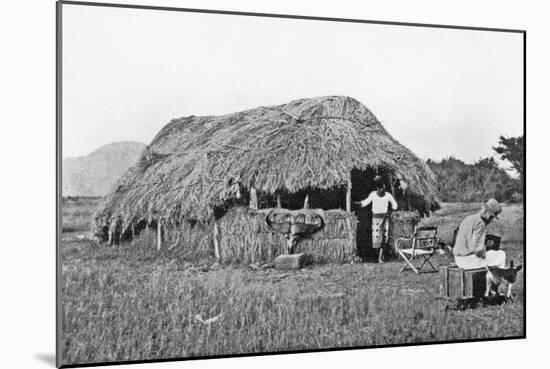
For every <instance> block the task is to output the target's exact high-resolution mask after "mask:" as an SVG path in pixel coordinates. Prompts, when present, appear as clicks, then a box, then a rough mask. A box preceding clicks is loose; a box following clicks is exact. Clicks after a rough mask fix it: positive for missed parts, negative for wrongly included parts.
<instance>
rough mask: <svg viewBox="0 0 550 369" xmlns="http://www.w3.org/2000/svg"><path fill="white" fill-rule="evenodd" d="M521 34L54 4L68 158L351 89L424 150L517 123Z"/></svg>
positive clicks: (516, 129)
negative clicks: (199, 121) (200, 121)
mask: <svg viewBox="0 0 550 369" xmlns="http://www.w3.org/2000/svg"><path fill="white" fill-rule="evenodd" d="M522 37H523V36H522V35H521V34H513V33H501V32H486V31H465V30H449V29H437V28H420V27H403V26H389V25H374V24H359V23H340V22H326V21H306V20H289V19H277V18H260V17H244V16H230V15H213V14H192V13H179V12H163V11H152V10H134V9H116V8H101V7H88V6H75V5H64V6H63V157H72V156H81V155H87V154H89V153H90V152H92V151H94V150H95V149H97V148H99V147H100V146H102V145H105V144H108V143H111V142H115V141H140V142H143V143H145V144H148V143H149V142H150V141H151V140H152V139H153V137H154V136H155V134H156V133H157V132H158V131H159V130H160V129H161V128H162V127H163V126H164V125H165V124H166V123H168V122H169V121H170V119H172V118H177V117H182V116H188V115H217V114H226V113H231V112H235V111H240V110H244V109H249V108H254V107H257V106H260V105H276V104H282V103H286V102H289V101H291V100H293V99H297V98H304V97H314V96H325V95H347V96H351V97H354V98H355V99H357V100H359V101H360V102H362V103H363V104H364V105H366V106H367V107H368V108H369V109H370V110H371V111H372V112H373V113H374V114H375V115H376V116H377V117H378V119H379V120H380V121H381V122H382V124H383V125H384V127H385V128H386V129H387V130H388V131H389V132H390V134H392V135H393V137H395V138H396V139H397V140H399V141H400V142H401V143H402V144H404V145H405V146H407V147H408V148H410V149H411V150H412V151H414V152H415V153H416V154H417V155H418V156H420V157H421V158H423V159H428V158H433V159H442V158H445V157H448V156H455V157H457V158H460V159H462V160H465V161H467V162H473V161H475V160H478V159H480V158H483V157H487V156H492V155H493V154H494V153H493V151H492V146H494V145H496V144H497V141H498V137H499V136H500V135H507V136H517V135H520V134H522V133H523V118H522V116H523V106H522V99H523V97H522V96H523V95H522V94H523V92H522V91H523V72H522V70H523V69H522V68H523V54H522V52H523V51H522V50H523V44H522Z"/></svg>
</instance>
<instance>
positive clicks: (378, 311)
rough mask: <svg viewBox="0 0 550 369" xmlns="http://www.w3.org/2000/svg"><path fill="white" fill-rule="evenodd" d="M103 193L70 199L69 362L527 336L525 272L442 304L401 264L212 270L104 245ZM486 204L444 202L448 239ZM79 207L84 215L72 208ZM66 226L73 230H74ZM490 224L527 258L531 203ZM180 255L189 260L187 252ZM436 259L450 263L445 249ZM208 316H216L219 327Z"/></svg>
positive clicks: (429, 282) (65, 252)
mask: <svg viewBox="0 0 550 369" xmlns="http://www.w3.org/2000/svg"><path fill="white" fill-rule="evenodd" d="M96 203H97V200H94V199H87V200H85V201H84V200H83V201H81V202H78V201H76V202H74V203H73V204H71V207H72V208H71V211H70V212H69V211H68V212H65V210H64V213H63V214H64V219H63V223H64V224H63V229H64V230H65V232H64V233H63V242H62V256H63V263H62V270H63V272H62V275H63V278H62V283H63V298H62V307H63V314H62V317H63V322H62V324H63V334H64V336H63V341H62V344H63V363H64V364H76V363H91V362H104V361H120V360H144V359H160V358H172V357H191V356H204V355H227V354H239V353H255V352H266V351H269V352H275V351H281V350H284V351H288V350H301V349H322V348H331V347H345V346H370V345H384V344H401V343H416V342H434V341H447V340H462V339H479V338H496V337H513V336H521V335H523V334H524V329H525V327H524V326H523V321H524V319H523V311H524V310H523V304H524V291H523V273H520V275H519V281H518V283H517V284H516V286H515V287H516V288H515V290H514V294H515V296H516V300H515V302H514V303H507V304H504V305H500V306H491V307H481V308H476V309H469V310H464V311H456V310H448V309H446V308H445V307H446V302H445V301H444V300H443V299H440V298H439V288H440V286H439V275H438V274H437V273H425V274H420V275H416V274H414V273H412V272H404V273H400V269H401V266H402V263H401V262H399V261H391V262H387V263H385V264H371V263H356V264H344V265H329V264H327V265H317V266H311V267H308V268H306V269H302V270H299V271H290V272H284V273H283V272H280V271H276V270H272V269H268V270H258V271H254V270H251V269H250V268H247V267H245V266H240V267H239V266H231V265H223V266H221V267H219V268H208V266H209V265H211V264H212V263H213V260H202V261H193V260H191V259H189V258H186V257H185V256H184V255H185V253H183V254H182V253H178V251H177V250H171V251H163V252H160V253H156V252H155V251H154V247H153V245H149V246H148V245H143V244H142V245H139V246H135V245H134V246H133V247H131V246H129V245H126V246H120V247H107V246H103V245H98V244H97V243H96V242H95V241H92V240H91V239H89V237H88V236H89V232H88V228H87V227H88V226H89V214H91V212H92V211H93V207H94V206H95V204H96ZM478 208H479V205H478V204H444V205H443V207H442V209H441V210H440V211H438V213H437V214H436V216H434V217H431V218H429V219H426V220H424V221H423V222H424V223H426V224H437V225H438V229H439V230H440V235H441V237H442V238H443V240H450V239H451V237H452V230H453V229H454V228H455V227H457V226H458V224H459V222H460V220H461V219H462V218H463V217H464V216H466V215H468V214H471V213H473V212H475V211H477V209H478ZM75 214H76V215H75ZM66 226H67V227H66ZM490 232H491V233H497V234H500V235H502V244H501V249H503V250H505V251H506V252H507V255H509V258H510V257H511V258H513V259H514V260H515V261H517V262H520V263H522V262H523V260H522V259H523V254H522V253H523V251H522V250H523V208H522V206H521V205H506V206H504V211H503V213H502V214H501V216H500V220H499V221H498V222H497V223H494V224H492V225H490ZM182 255H183V256H182ZM434 259H435V265H436V267H437V266H438V265H445V264H448V263H449V262H450V261H451V259H450V257H449V256H448V255H437V256H436V257H435V258H434ZM199 314H200V315H201V318H202V319H204V320H206V319H208V318H211V317H219V318H218V320H217V321H215V322H213V323H211V324H204V323H202V322H200V321H199V319H197V317H196V316H197V315H199Z"/></svg>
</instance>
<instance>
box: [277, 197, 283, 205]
mask: <svg viewBox="0 0 550 369" xmlns="http://www.w3.org/2000/svg"><path fill="white" fill-rule="evenodd" d="M277 207H278V208H281V207H282V206H281V195H279V194H277Z"/></svg>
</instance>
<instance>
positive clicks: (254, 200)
mask: <svg viewBox="0 0 550 369" xmlns="http://www.w3.org/2000/svg"><path fill="white" fill-rule="evenodd" d="M248 207H249V208H250V209H253V210H258V193H257V192H256V189H255V188H254V187H252V188H251V189H250V201H249V203H248Z"/></svg>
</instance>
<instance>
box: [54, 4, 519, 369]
mask: <svg viewBox="0 0 550 369" xmlns="http://www.w3.org/2000/svg"><path fill="white" fill-rule="evenodd" d="M63 5H75V6H88V7H103V8H127V9H142V10H157V11H171V12H186V13H200V14H219V15H220V14H221V15H233V16H249V17H264V18H283V19H299V20H314V21H328V22H345V23H363V24H377V25H388V26H405V27H425V28H444V29H456V30H467V31H484V32H504V33H519V34H523V135H524V145H525V146H524V147H525V148H526V144H527V130H526V128H527V85H526V84H527V82H526V81H527V31H526V30H521V29H504V28H489V27H470V26H458V25H444V24H428V23H409V22H394V21H378V20H364V19H350V18H331V17H320V16H304V15H292V14H270V13H253V12H241V11H226V10H212V9H194V8H179V7H167V6H153V5H135V4H119V3H101V2H87V1H68V0H67V1H65V0H57V1H56V8H55V10H56V73H55V74H56V84H55V85H56V87H55V89H56V94H55V96H56V109H55V112H56V255H55V257H56V366H57V367H58V368H79V367H94V366H108V365H123V364H142V363H159V362H173V361H187V360H206V359H221V358H232V357H249V356H266V355H281V354H300V353H312V352H330V351H346V350H360V349H377V348H387V347H406V346H427V345H441V344H449V343H466V342H486V341H504V340H514V339H525V338H527V318H526V316H527V268H524V269H523V270H524V278H523V288H524V304H523V335H518V336H511V337H496V338H480V339H465V340H449V341H433V342H421V343H405V344H386V345H376V346H353V347H335V348H326V349H310V350H291V351H290V350H289V351H276V352H260V353H246V354H230V355H229V354H228V355H216V356H200V357H181V358H166V359H151V360H125V361H110V362H96V363H86V364H66V365H62V351H63V347H62V339H63V330H62V328H63V327H62V310H61V308H62V306H61V300H60V299H61V296H62V288H61V283H60V282H61V278H62V277H61V265H62V263H61V231H62V219H61V217H62V211H61V206H62V171H61V167H62V157H63V156H62V153H63V151H62V104H63V91H62V77H63V65H62V55H63V54H62V51H63V42H62V40H63V10H62V9H63ZM526 159H527V150H526V149H525V150H524V154H523V161H524V176H523V259H524V264H526V263H527V253H526V251H527V250H526V249H527V248H526V244H527V237H526V236H527V231H526V225H527V220H526V215H527V193H526V192H527V191H526V190H527V187H526V184H527V182H526V177H527V171H526V169H527V160H526Z"/></svg>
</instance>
